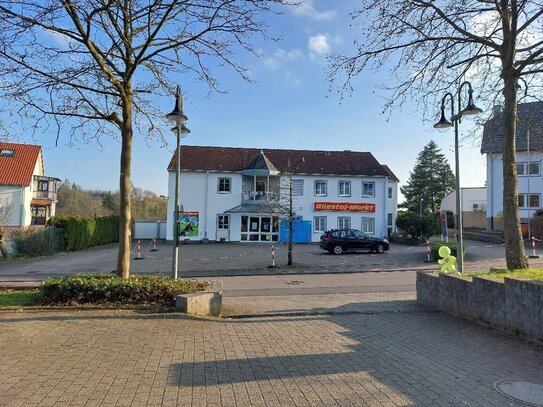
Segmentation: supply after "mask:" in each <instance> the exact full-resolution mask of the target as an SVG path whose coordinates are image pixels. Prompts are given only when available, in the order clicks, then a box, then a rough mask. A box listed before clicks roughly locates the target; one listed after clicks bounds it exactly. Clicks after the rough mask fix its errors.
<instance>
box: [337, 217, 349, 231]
mask: <svg viewBox="0 0 543 407" xmlns="http://www.w3.org/2000/svg"><path fill="white" fill-rule="evenodd" d="M343 222H347V227H345V225H342V223H343ZM337 228H338V229H350V228H351V217H350V216H338V217H337Z"/></svg>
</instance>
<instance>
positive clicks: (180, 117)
mask: <svg viewBox="0 0 543 407" xmlns="http://www.w3.org/2000/svg"><path fill="white" fill-rule="evenodd" d="M166 118H167V119H168V120H170V121H172V122H174V123H175V127H174V128H173V129H172V130H173V132H174V133H175V135H176V136H177V146H176V149H175V157H176V160H175V166H176V171H175V198H174V199H175V201H174V212H173V240H174V242H173V262H172V278H174V279H176V278H177V272H178V269H179V221H180V220H179V215H180V211H181V210H180V207H179V173H180V172H181V164H180V162H181V159H180V157H179V153H180V151H179V147H180V139H181V138H183V137H186V136H187V135H188V134H189V133H190V130H189V129H188V128H187V127H186V126H185V122H186V121H187V120H188V117H187V116H186V115H185V114H184V113H183V98H182V96H181V92H180V89H179V86H177V91H176V93H175V107H174V109H173V110H172V111H171V112H170V113H168V114H167V115H166Z"/></svg>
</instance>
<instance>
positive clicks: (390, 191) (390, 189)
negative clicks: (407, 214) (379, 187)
mask: <svg viewBox="0 0 543 407" xmlns="http://www.w3.org/2000/svg"><path fill="white" fill-rule="evenodd" d="M393 193H394V190H393V189H392V187H388V199H392V194H393Z"/></svg>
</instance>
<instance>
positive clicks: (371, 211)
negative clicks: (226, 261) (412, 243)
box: [166, 146, 399, 242]
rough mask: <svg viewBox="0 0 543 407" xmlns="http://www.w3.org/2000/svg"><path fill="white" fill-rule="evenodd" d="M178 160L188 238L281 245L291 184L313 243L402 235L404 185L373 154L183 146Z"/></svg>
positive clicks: (171, 197)
mask: <svg viewBox="0 0 543 407" xmlns="http://www.w3.org/2000/svg"><path fill="white" fill-rule="evenodd" d="M179 153H180V154H179V157H180V188H179V196H180V204H181V209H182V212H183V213H182V216H181V219H180V220H179V221H180V229H181V238H182V239H189V240H202V239H209V240H222V239H224V240H226V241H242V242H243V241H246V242H273V241H279V240H281V233H282V232H281V228H282V227H281V218H283V219H284V217H283V216H281V214H280V213H277V211H276V210H275V209H274V202H277V201H279V200H281V199H282V195H284V194H283V193H282V190H283V192H284V185H285V181H287V180H288V181H289V190H291V191H292V199H293V205H292V208H293V209H294V212H295V216H296V219H297V220H298V221H300V222H302V223H305V225H306V226H308V229H309V230H308V235H309V236H308V238H307V241H311V242H318V241H319V240H320V236H321V235H322V233H323V232H325V231H327V230H330V229H348V228H352V229H359V230H362V231H363V232H365V233H368V234H372V235H375V236H379V237H387V236H388V235H390V234H391V233H393V232H395V231H396V226H395V224H396V215H397V201H398V183H399V181H398V178H396V176H395V175H394V173H393V172H392V170H391V169H390V168H389V167H388V166H386V165H382V164H380V163H379V162H378V161H377V160H376V159H375V157H374V156H373V155H372V154H371V153H369V152H358V151H313V150H285V149H256V148H232V147H203V146H182V147H181V148H180V151H179ZM176 159H177V156H176V154H175V153H174V154H173V157H172V159H171V161H170V164H169V166H168V172H169V182H168V191H169V193H168V218H167V237H166V238H167V239H168V240H171V239H173V236H174V232H173V231H174V224H173V222H174V219H175V218H174V208H175V202H174V196H175V193H174V191H175V176H176ZM275 208H277V207H275ZM283 208H284V206H283ZM283 224H284V222H283Z"/></svg>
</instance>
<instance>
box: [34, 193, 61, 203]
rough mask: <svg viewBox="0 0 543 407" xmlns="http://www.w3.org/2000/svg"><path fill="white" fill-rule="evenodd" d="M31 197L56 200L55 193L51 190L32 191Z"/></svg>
mask: <svg viewBox="0 0 543 407" xmlns="http://www.w3.org/2000/svg"><path fill="white" fill-rule="evenodd" d="M32 198H34V199H47V200H50V201H56V200H57V193H56V192H53V191H34V192H33V193H32Z"/></svg>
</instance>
